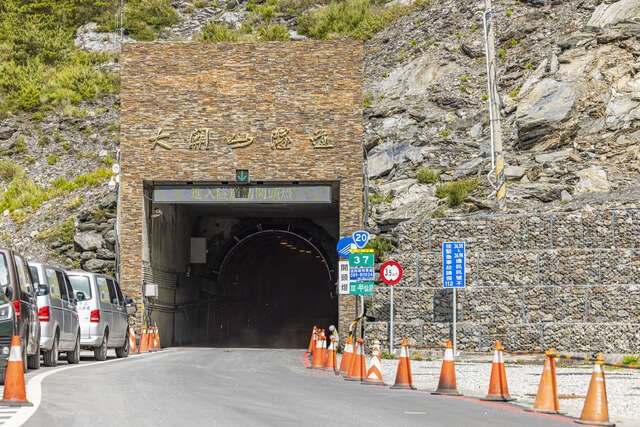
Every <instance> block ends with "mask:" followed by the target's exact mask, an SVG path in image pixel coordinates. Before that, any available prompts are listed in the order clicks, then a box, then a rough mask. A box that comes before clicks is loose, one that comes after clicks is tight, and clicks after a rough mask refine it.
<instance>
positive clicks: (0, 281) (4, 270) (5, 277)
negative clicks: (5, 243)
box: [0, 253, 9, 287]
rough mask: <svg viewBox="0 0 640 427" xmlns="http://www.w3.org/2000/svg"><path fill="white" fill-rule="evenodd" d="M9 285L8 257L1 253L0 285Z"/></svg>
mask: <svg viewBox="0 0 640 427" xmlns="http://www.w3.org/2000/svg"><path fill="white" fill-rule="evenodd" d="M8 285H9V267H8V266H7V258H6V257H5V256H4V254H3V253H0V286H1V287H5V286H8Z"/></svg>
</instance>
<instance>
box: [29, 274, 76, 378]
mask: <svg viewBox="0 0 640 427" xmlns="http://www.w3.org/2000/svg"><path fill="white" fill-rule="evenodd" d="M29 270H30V271H31V277H33V279H34V281H36V282H38V283H39V284H40V285H39V288H38V318H39V319H40V351H41V352H42V359H43V361H44V364H45V366H56V365H57V364H58V354H59V352H66V353H67V362H69V363H79V362H80V321H79V318H78V310H77V308H76V305H77V302H78V301H77V300H76V298H75V296H74V293H73V289H72V288H71V284H70V283H69V278H68V277H67V273H65V272H64V270H62V269H60V268H57V267H53V266H50V265H46V264H40V263H35V262H29Z"/></svg>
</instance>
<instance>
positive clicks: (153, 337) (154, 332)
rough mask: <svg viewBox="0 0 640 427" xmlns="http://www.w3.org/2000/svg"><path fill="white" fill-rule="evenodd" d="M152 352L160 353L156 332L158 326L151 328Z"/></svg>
mask: <svg viewBox="0 0 640 427" xmlns="http://www.w3.org/2000/svg"><path fill="white" fill-rule="evenodd" d="M152 340H153V351H160V334H159V332H158V325H156V326H154V327H153V335H152Z"/></svg>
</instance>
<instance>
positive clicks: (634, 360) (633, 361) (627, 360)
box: [622, 355, 640, 366]
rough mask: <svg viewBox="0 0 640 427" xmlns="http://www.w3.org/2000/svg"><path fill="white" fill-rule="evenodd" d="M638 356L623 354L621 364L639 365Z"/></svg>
mask: <svg viewBox="0 0 640 427" xmlns="http://www.w3.org/2000/svg"><path fill="white" fill-rule="evenodd" d="M638 362H640V357H638V356H634V355H628V356H625V357H624V359H622V364H623V365H636V366H637V365H639V364H640V363H638Z"/></svg>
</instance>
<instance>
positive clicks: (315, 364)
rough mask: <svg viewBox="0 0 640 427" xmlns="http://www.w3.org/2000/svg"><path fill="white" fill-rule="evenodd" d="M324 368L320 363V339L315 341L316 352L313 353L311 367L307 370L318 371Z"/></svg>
mask: <svg viewBox="0 0 640 427" xmlns="http://www.w3.org/2000/svg"><path fill="white" fill-rule="evenodd" d="M323 366H324V363H322V338H319V339H317V340H316V351H314V352H313V358H312V359H311V366H309V368H314V369H319V368H322V367H323Z"/></svg>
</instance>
